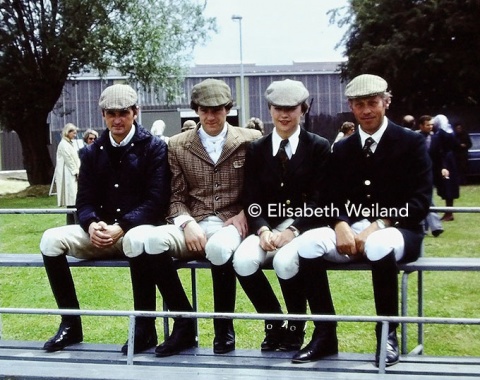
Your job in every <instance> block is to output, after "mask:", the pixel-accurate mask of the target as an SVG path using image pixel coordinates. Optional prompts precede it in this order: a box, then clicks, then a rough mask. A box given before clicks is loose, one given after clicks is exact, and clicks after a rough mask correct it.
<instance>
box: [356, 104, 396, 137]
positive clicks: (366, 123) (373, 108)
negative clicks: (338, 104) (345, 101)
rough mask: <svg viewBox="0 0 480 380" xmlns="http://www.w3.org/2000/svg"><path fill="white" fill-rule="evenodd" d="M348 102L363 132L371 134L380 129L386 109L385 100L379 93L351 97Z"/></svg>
mask: <svg viewBox="0 0 480 380" xmlns="http://www.w3.org/2000/svg"><path fill="white" fill-rule="evenodd" d="M349 104H350V109H351V110H352V112H353V115H354V116H355V119H356V120H357V122H358V124H360V126H361V127H362V130H363V131H364V132H366V133H368V134H370V135H371V134H374V133H375V132H376V131H378V130H379V129H380V127H381V126H382V123H383V118H384V116H385V110H386V109H387V106H386V101H385V100H384V99H383V98H382V97H381V96H380V95H376V96H369V97H365V98H358V99H351V100H350V101H349Z"/></svg>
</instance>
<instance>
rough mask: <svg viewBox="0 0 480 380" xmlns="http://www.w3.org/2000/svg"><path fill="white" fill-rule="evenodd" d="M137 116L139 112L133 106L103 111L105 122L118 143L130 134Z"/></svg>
mask: <svg viewBox="0 0 480 380" xmlns="http://www.w3.org/2000/svg"><path fill="white" fill-rule="evenodd" d="M136 117H137V114H136V112H135V111H134V110H133V109H132V108H128V109H125V110H104V111H103V119H104V120H105V124H106V125H107V128H108V130H109V131H110V132H111V134H112V137H113V139H114V140H115V142H117V143H119V142H121V141H122V140H123V139H124V138H125V137H126V136H127V135H128V133H129V132H130V130H131V129H132V125H133V121H134V120H135V118H136Z"/></svg>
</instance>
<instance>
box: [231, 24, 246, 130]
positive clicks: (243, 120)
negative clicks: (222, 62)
mask: <svg viewBox="0 0 480 380" xmlns="http://www.w3.org/2000/svg"><path fill="white" fill-rule="evenodd" d="M242 18H243V17H242V16H239V15H233V16H232V20H233V21H237V20H238V27H239V31H240V98H241V102H240V105H241V108H242V117H241V119H240V126H242V127H244V126H245V124H246V118H245V80H244V79H245V78H244V73H243V44H242Z"/></svg>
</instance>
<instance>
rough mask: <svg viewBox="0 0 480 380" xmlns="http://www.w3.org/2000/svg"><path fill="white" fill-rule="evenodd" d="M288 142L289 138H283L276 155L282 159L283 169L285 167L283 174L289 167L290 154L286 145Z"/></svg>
mask: <svg viewBox="0 0 480 380" xmlns="http://www.w3.org/2000/svg"><path fill="white" fill-rule="evenodd" d="M287 144H288V139H285V140H282V141H281V142H280V148H279V149H278V152H277V155H276V156H275V157H277V158H278V159H279V160H280V164H281V165H282V169H283V174H285V171H286V169H287V162H288V154H287V152H286V151H285V147H286V146H287Z"/></svg>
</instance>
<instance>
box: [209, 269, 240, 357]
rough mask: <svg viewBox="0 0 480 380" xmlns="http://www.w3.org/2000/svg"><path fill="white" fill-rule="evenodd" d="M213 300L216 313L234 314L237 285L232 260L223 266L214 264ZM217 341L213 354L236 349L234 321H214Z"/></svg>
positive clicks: (214, 344) (214, 342) (215, 341)
mask: <svg viewBox="0 0 480 380" xmlns="http://www.w3.org/2000/svg"><path fill="white" fill-rule="evenodd" d="M212 282H213V300H214V308H215V311H216V312H226V313H233V312H234V311H235V295H236V283H237V279H236V276H235V270H234V269H233V265H232V260H229V261H228V262H227V263H225V264H223V265H213V264H212ZM213 327H214V330H215V339H214V340H213V352H214V353H216V354H226V353H227V352H230V351H233V350H234V349H235V331H234V329H233V320H232V319H231V318H229V319H217V318H215V319H214V320H213Z"/></svg>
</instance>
